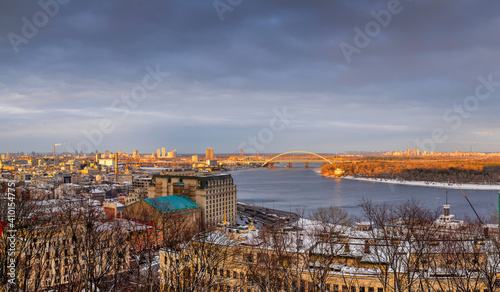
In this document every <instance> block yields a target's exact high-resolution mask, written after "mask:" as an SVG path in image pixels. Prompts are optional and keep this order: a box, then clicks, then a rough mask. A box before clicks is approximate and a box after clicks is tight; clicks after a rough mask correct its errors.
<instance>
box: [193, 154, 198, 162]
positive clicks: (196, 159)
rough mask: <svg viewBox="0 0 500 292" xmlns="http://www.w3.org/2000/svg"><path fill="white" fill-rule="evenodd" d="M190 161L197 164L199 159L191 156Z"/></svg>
mask: <svg viewBox="0 0 500 292" xmlns="http://www.w3.org/2000/svg"><path fill="white" fill-rule="evenodd" d="M191 161H193V162H199V161H200V158H199V157H198V155H193V156H191Z"/></svg>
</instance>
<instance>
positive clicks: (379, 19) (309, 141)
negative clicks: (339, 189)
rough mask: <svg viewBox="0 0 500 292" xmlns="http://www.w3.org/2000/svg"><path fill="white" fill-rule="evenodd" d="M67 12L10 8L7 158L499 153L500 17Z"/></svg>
mask: <svg viewBox="0 0 500 292" xmlns="http://www.w3.org/2000/svg"><path fill="white" fill-rule="evenodd" d="M59 1H60V2H55V0H41V3H47V4H46V5H40V4H39V3H38V1H18V0H2V1H0V133H1V140H0V152H7V151H9V152H17V151H25V152H28V151H32V150H34V151H39V152H50V151H51V150H52V145H53V144H55V143H66V144H65V145H64V146H61V147H59V148H58V151H74V150H83V151H84V152H89V151H93V150H95V149H98V150H99V151H101V152H103V151H104V150H110V151H112V152H113V151H116V150H118V149H121V150H122V151H126V152H131V151H132V150H133V149H138V150H139V151H140V152H141V153H151V152H153V151H155V149H157V148H160V147H165V148H166V149H167V150H173V149H177V151H178V152H179V153H201V152H204V149H205V148H207V147H212V148H214V149H215V152H216V153H234V152H238V151H239V148H243V149H244V151H245V152H247V153H251V152H255V151H258V152H261V153H265V152H269V153H275V152H285V151H290V150H306V151H313V152H321V153H325V152H343V151H359V150H377V151H378V150H404V149H406V148H420V149H421V150H422V151H424V150H436V151H454V150H459V151H468V150H469V149H470V147H471V145H472V147H473V150H474V151H487V152H499V151H500V123H499V118H498V117H499V110H500V101H499V99H500V37H499V36H500V2H498V1H482V2H481V1H408V0H401V2H398V1H394V0H391V1H372V0H370V1H306V0H301V1H292V0H281V1H269V0H266V1H264V0H262V1H260V0H251V1H250V0H242V1H239V0H217V1H215V2H212V1H180V0H179V1H168V0H165V1H139V0H135V1H128V0H120V1H118V0H116V1H115V0H107V1H75V0H73V1H68V0H64V1H63V0H59ZM42 6H44V7H42ZM151 72H153V73H151ZM488 80H489V81H488Z"/></svg>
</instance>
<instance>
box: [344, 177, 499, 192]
mask: <svg viewBox="0 0 500 292" xmlns="http://www.w3.org/2000/svg"><path fill="white" fill-rule="evenodd" d="M342 178H345V179H353V180H360V181H367V182H378V183H388V184H399V185H408V186H421V187H436V188H447V189H459V188H462V189H463V190H499V191H500V185H478V184H461V185H460V187H459V185H457V184H455V183H438V182H427V181H401V180H395V179H383V178H366V177H353V176H344V177H342Z"/></svg>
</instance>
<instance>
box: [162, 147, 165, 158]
mask: <svg viewBox="0 0 500 292" xmlns="http://www.w3.org/2000/svg"><path fill="white" fill-rule="evenodd" d="M161 157H165V147H162V148H161Z"/></svg>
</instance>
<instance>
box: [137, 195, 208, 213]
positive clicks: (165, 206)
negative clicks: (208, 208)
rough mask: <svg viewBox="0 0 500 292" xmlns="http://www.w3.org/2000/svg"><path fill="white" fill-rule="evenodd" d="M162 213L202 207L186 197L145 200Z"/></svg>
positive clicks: (174, 196)
mask: <svg viewBox="0 0 500 292" xmlns="http://www.w3.org/2000/svg"><path fill="white" fill-rule="evenodd" d="M143 200H144V201H146V202H147V203H148V204H150V205H151V206H153V207H154V208H156V209H157V210H158V211H160V212H161V213H166V212H172V211H181V210H187V209H195V208H199V207H200V205H198V204H196V203H195V202H193V201H192V200H190V199H189V198H187V197H184V196H176V195H173V196H165V197H158V198H148V199H143ZM134 204H135V203H134Z"/></svg>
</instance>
